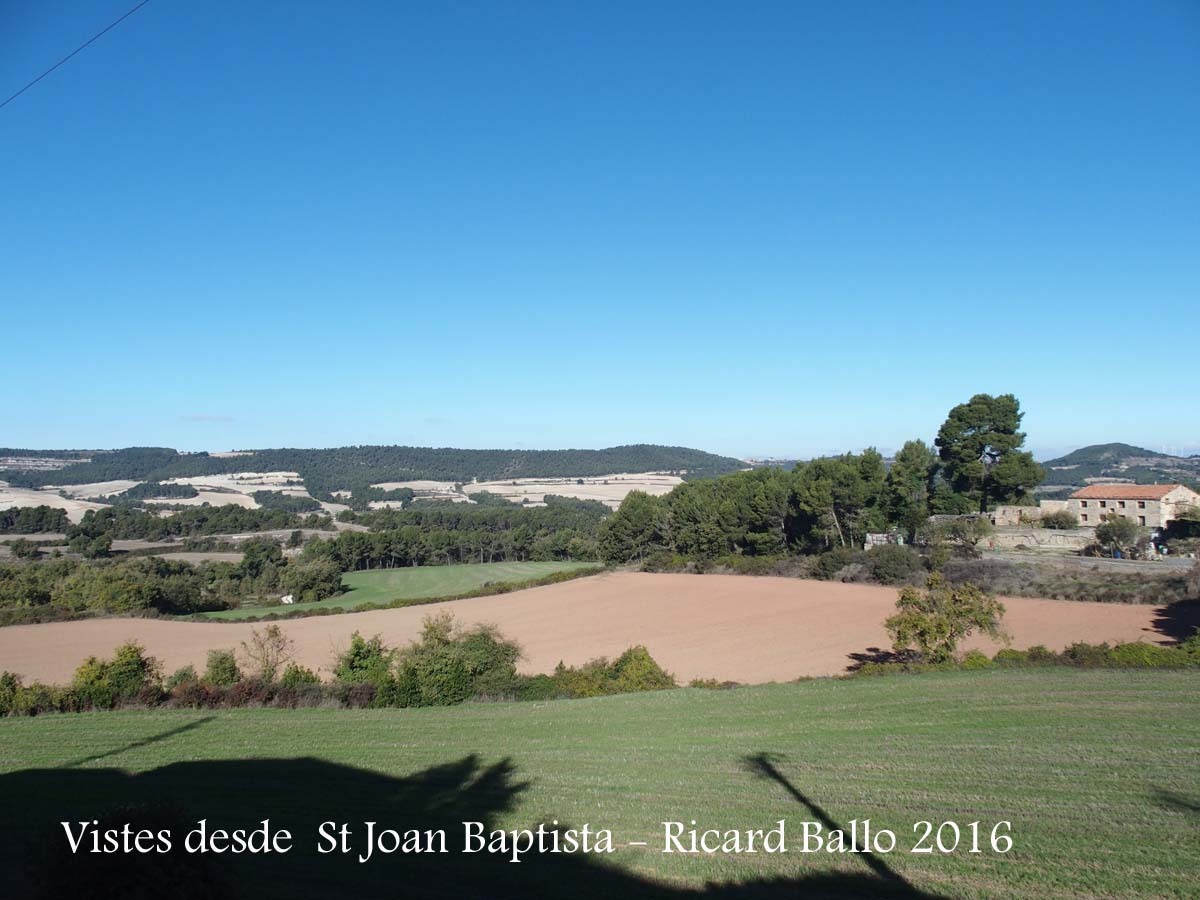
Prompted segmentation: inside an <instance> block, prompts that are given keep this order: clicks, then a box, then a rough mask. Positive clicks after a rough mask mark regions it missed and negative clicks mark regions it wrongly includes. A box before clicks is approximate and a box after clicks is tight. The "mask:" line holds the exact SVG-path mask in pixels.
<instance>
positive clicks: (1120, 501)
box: [1117, 500, 1125, 509]
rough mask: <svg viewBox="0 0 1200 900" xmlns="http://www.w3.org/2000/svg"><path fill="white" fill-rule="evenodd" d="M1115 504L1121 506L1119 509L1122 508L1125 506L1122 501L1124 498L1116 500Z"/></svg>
mask: <svg viewBox="0 0 1200 900" xmlns="http://www.w3.org/2000/svg"><path fill="white" fill-rule="evenodd" d="M1117 506H1119V507H1121V509H1124V508H1125V501H1124V500H1118V501H1117Z"/></svg>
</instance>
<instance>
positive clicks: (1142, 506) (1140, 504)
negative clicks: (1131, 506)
mask: <svg viewBox="0 0 1200 900" xmlns="http://www.w3.org/2000/svg"><path fill="white" fill-rule="evenodd" d="M1145 508H1146V501H1145V500H1139V501H1138V509H1145Z"/></svg>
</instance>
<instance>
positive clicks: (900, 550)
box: [867, 544, 925, 584]
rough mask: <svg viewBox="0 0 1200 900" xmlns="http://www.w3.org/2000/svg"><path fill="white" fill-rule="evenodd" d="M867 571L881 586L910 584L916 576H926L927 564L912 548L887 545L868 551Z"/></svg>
mask: <svg viewBox="0 0 1200 900" xmlns="http://www.w3.org/2000/svg"><path fill="white" fill-rule="evenodd" d="M867 570H868V571H869V572H870V573H871V577H872V578H874V579H875V580H876V581H878V582H879V583H880V584H908V583H910V582H911V581H912V580H913V577H914V576H915V575H917V574H921V575H924V572H925V562H924V560H922V559H921V555H920V554H919V553H917V551H915V550H913V549H912V548H911V547H905V546H903V545H901V544H885V545H884V546H882V547H873V548H871V549H870V550H868V551H867Z"/></svg>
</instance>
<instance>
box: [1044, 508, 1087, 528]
mask: <svg viewBox="0 0 1200 900" xmlns="http://www.w3.org/2000/svg"><path fill="white" fill-rule="evenodd" d="M1038 524H1039V525H1041V526H1042V527H1043V528H1054V529H1069V528H1078V527H1079V519H1077V518H1075V513H1073V512H1070V511H1069V510H1065V509H1060V510H1058V511H1056V512H1052V513H1046V515H1044V516H1042V517H1041V518H1040V519H1038Z"/></svg>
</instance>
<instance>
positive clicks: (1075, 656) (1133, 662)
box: [855, 632, 1200, 675]
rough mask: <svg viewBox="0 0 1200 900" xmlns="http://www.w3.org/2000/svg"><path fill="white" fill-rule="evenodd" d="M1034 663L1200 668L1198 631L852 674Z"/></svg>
mask: <svg viewBox="0 0 1200 900" xmlns="http://www.w3.org/2000/svg"><path fill="white" fill-rule="evenodd" d="M1038 666H1071V667H1074V668H1078V669H1188V668H1200V632H1197V634H1195V635H1193V636H1192V637H1190V638H1188V639H1187V640H1186V641H1183V642H1182V643H1180V644H1175V645H1163V644H1150V643H1146V642H1144V641H1135V642H1132V643H1125V644H1088V643H1085V642H1082V641H1080V642H1078V643H1075V644H1072V645H1071V646H1069V647H1067V648H1066V649H1065V650H1062V651H1060V652H1055V651H1053V650H1050V649H1049V648H1047V647H1043V646H1040V645H1039V646H1035V647H1030V648H1029V649H1028V650H1013V649H1011V648H1005V649H1002V650H999V651H997V653H996V655H995V656H993V657H991V658H989V657H988V656H987V654H986V653H983V652H981V651H979V650H971V651H969V652H967V653H966V654H964V655H963V656H961V657H960V658H958V659H954V660H948V661H946V662H940V663H931V662H924V661H921V660H920V659H917V658H913V659H902V660H893V661H887V662H868V663H864V664H863V665H862V666H861V667H860V668H859V669H858V670H857V671H856V672H855V674H856V675H892V674H898V673H908V674H917V673H922V672H946V671H955V670H976V669H1020V668H1032V667H1038Z"/></svg>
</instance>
